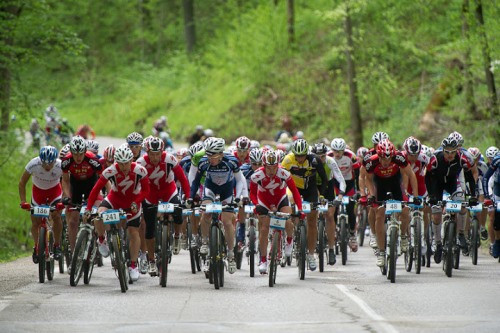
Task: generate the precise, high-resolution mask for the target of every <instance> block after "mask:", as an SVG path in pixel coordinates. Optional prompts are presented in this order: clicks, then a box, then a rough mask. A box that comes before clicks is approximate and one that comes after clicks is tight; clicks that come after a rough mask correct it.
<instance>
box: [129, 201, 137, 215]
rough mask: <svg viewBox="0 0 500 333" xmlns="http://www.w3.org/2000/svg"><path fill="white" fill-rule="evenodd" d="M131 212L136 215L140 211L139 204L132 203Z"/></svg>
mask: <svg viewBox="0 0 500 333" xmlns="http://www.w3.org/2000/svg"><path fill="white" fill-rule="evenodd" d="M130 211H131V212H132V213H133V214H136V213H137V212H138V211H139V207H138V206H137V203H135V202H132V204H131V205H130Z"/></svg>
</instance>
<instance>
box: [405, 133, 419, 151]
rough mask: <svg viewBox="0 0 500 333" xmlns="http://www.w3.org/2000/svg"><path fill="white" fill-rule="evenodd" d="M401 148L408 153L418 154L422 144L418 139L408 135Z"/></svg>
mask: <svg viewBox="0 0 500 333" xmlns="http://www.w3.org/2000/svg"><path fill="white" fill-rule="evenodd" d="M403 149H404V150H405V151H406V152H407V153H408V154H410V155H418V154H419V153H420V151H421V150H422V145H421V144H420V141H418V139H416V138H414V137H412V136H410V137H409V138H408V139H406V140H405V142H404V143H403Z"/></svg>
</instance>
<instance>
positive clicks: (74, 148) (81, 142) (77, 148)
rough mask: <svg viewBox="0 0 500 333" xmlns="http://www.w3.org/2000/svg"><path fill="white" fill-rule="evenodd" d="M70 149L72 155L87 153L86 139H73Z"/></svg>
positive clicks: (77, 137)
mask: <svg viewBox="0 0 500 333" xmlns="http://www.w3.org/2000/svg"><path fill="white" fill-rule="evenodd" d="M69 149H70V150H71V152H72V153H85V152H86V151H87V143H86V142H85V139H84V138H82V137H81V136H79V135H77V136H74V137H72V138H71V141H70V143H69Z"/></svg>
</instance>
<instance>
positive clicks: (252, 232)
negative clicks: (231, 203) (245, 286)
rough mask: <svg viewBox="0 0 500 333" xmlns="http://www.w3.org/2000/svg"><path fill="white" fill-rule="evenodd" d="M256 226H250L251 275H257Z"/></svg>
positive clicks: (249, 252)
mask: <svg viewBox="0 0 500 333" xmlns="http://www.w3.org/2000/svg"><path fill="white" fill-rule="evenodd" d="M255 239H256V235H255V226H253V225H251V226H250V227H249V228H248V249H249V250H248V255H249V264H250V277H254V276H255Z"/></svg>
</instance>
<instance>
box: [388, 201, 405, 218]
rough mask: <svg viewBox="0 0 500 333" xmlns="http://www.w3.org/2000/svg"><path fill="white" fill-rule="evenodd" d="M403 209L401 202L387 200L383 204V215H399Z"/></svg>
mask: <svg viewBox="0 0 500 333" xmlns="http://www.w3.org/2000/svg"><path fill="white" fill-rule="evenodd" d="M402 210H403V207H402V205H401V201H396V200H389V201H387V203H386V204H385V214H386V215H390V214H393V213H401V212H402Z"/></svg>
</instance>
